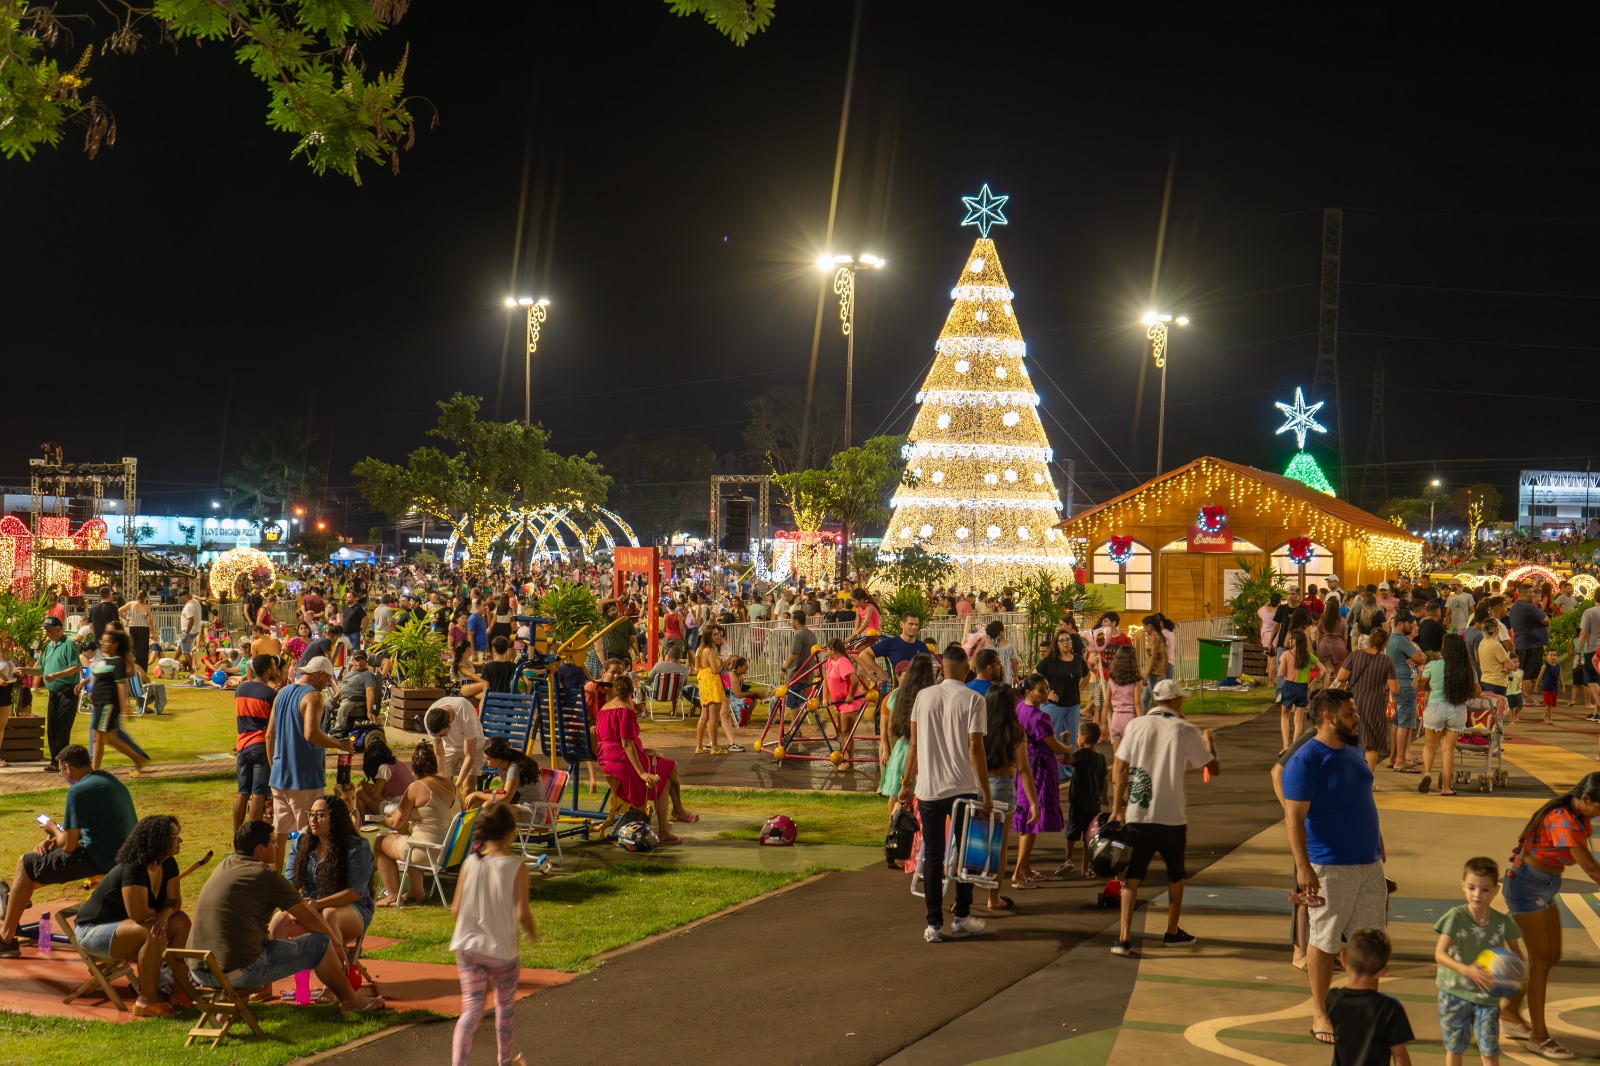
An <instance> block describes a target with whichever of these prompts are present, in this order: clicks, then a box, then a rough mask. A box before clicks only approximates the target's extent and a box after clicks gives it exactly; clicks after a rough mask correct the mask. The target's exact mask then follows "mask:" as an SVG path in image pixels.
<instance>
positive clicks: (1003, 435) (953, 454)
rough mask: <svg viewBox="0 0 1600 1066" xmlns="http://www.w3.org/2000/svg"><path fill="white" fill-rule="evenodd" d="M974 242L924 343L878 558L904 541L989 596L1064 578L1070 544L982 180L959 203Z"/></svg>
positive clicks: (1000, 201)
mask: <svg viewBox="0 0 1600 1066" xmlns="http://www.w3.org/2000/svg"><path fill="white" fill-rule="evenodd" d="M963 199H964V202H965V203H966V205H967V207H968V215H967V220H966V222H965V223H963V225H965V224H974V225H977V226H978V229H979V233H980V236H979V238H978V239H977V240H976V241H974V242H973V245H972V251H971V252H970V253H969V254H968V255H967V257H966V259H965V260H964V261H963V263H962V268H961V275H960V278H959V279H958V281H957V283H956V286H955V288H954V289H952V290H951V293H950V298H951V300H952V301H953V302H952V304H951V307H950V315H949V317H948V318H947V319H946V320H945V324H944V330H943V331H942V332H941V333H940V334H939V340H938V342H937V343H935V345H934V352H935V354H934V360H933V366H932V368H931V369H930V370H929V371H928V377H927V379H926V380H925V381H924V382H923V384H922V391H921V392H919V393H918V394H917V402H918V403H919V404H920V405H921V407H920V409H919V410H918V411H917V418H916V421H915V422H914V423H912V426H911V432H910V434H909V437H908V443H907V444H906V446H905V449H904V454H905V457H906V469H907V471H908V472H909V473H910V474H911V475H912V477H911V478H910V479H908V480H909V481H910V482H911V483H910V484H908V485H905V486H903V487H901V488H900V489H899V491H898V492H897V493H896V494H895V497H894V514H893V517H892V518H891V519H890V520H889V528H888V530H887V532H886V534H885V536H884V541H883V549H884V551H885V552H886V553H892V552H896V551H899V550H900V549H902V548H905V547H908V546H909V545H912V544H918V545H921V546H922V547H923V548H925V549H927V550H928V551H933V552H938V553H940V554H943V555H946V556H948V557H949V558H950V560H951V561H952V562H953V563H955V565H956V576H957V581H958V583H960V584H963V585H972V586H976V587H978V588H982V589H988V590H991V591H998V590H999V589H1001V588H1004V587H1005V586H1008V585H1010V586H1015V585H1017V584H1018V583H1019V582H1021V581H1022V580H1024V579H1026V578H1029V577H1032V576H1034V575H1036V574H1037V573H1038V572H1039V570H1040V569H1045V570H1048V571H1051V572H1052V573H1053V574H1055V575H1057V576H1060V575H1063V574H1070V571H1071V567H1072V555H1071V549H1070V546H1069V544H1068V542H1067V539H1066V537H1065V536H1063V535H1062V533H1061V532H1060V531H1059V530H1057V529H1056V528H1055V525H1056V522H1057V521H1058V520H1059V514H1058V512H1059V511H1060V510H1061V498H1060V496H1059V495H1058V493H1057V492H1056V486H1055V481H1054V479H1053V478H1052V477H1051V476H1050V461H1051V458H1052V457H1053V453H1052V451H1051V448H1050V440H1049V438H1048V437H1046V436H1045V432H1044V425H1043V424H1042V423H1041V422H1040V421H1039V412H1038V406H1039V396H1038V394H1037V393H1036V392H1034V389H1033V384H1032V382H1031V381H1030V380H1029V374H1028V365H1027V361H1026V359H1025V358H1024V356H1025V355H1026V345H1025V344H1024V343H1023V340H1022V330H1021V328H1020V327H1019V325H1018V324H1017V316H1016V312H1015V309H1014V308H1013V306H1012V295H1013V294H1012V292H1011V289H1010V287H1009V286H1008V285H1007V283H1006V274H1005V270H1004V269H1003V268H1002V267H1001V265H1000V255H999V252H998V251H997V250H996V248H995V243H994V241H992V240H990V239H989V227H990V226H991V225H997V224H1003V223H1004V222H1005V221H1006V219H1005V216H1004V214H1003V213H1002V211H1001V209H1002V208H1003V207H1004V205H1005V201H1006V199H1007V198H1006V197H1003V196H998V197H997V196H994V195H993V194H992V193H990V191H989V187H988V186H987V185H985V186H984V187H983V191H982V192H981V193H980V194H979V195H978V196H975V197H964V198H963Z"/></svg>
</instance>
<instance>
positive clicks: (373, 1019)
mask: <svg viewBox="0 0 1600 1066" xmlns="http://www.w3.org/2000/svg"><path fill="white" fill-rule="evenodd" d="M251 1011H252V1012H253V1013H254V1014H255V1016H256V1020H257V1021H259V1022H260V1023H261V1029H262V1031H263V1032H265V1033H266V1034H267V1039H266V1040H262V1039H261V1038H259V1037H257V1036H256V1035H255V1034H254V1033H252V1032H251V1031H250V1027H249V1026H248V1025H245V1024H244V1023H243V1022H241V1023H239V1024H238V1025H236V1026H235V1027H234V1029H233V1031H232V1032H231V1033H229V1034H228V1039H227V1040H226V1041H224V1042H223V1044H222V1047H221V1048H220V1049H218V1050H216V1051H213V1050H211V1045H210V1044H208V1043H207V1044H198V1045H196V1046H195V1047H193V1048H188V1049H186V1048H185V1047H184V1046H183V1041H184V1038H185V1036H186V1035H187V1034H188V1031H189V1027H190V1026H192V1025H193V1024H194V1020H193V1019H194V1016H193V1015H188V1014H184V1013H181V1012H180V1014H179V1016H178V1017H177V1018H174V1019H172V1020H170V1021H168V1020H163V1019H150V1020H146V1021H138V1022H131V1023H128V1024H112V1023H108V1022H89V1021H80V1020H78V1019H75V1018H40V1017H35V1016H33V1015H31V1014H11V1013H6V1012H0V1059H3V1060H4V1061H6V1062H69V1061H70V1062H90V1061H93V1062H120V1061H121V1060H123V1059H132V1060H133V1061H135V1062H181V1061H184V1060H185V1059H187V1058H190V1057H194V1058H196V1059H204V1060H205V1061H209V1062H215V1063H228V1064H229V1066H280V1064H281V1063H285V1062H290V1061H292V1060H294V1059H298V1058H301V1057H303V1056H306V1055H310V1054H313V1053H314V1052H318V1051H323V1050H326V1049H327V1048H331V1047H337V1046H339V1045H341V1044H347V1043H349V1042H350V1041H352V1040H359V1039H360V1038H361V1037H363V1036H366V1035H368V1034H369V1033H375V1032H377V1031H378V1030H379V1029H386V1028H388V1027H389V1026H391V1025H398V1024H400V1023H402V1022H411V1021H423V1020H426V1019H429V1018H433V1017H435V1015H433V1014H432V1013H430V1012H428V1011H407V1012H406V1013H404V1014H397V1013H395V1012H394V1011H384V1012H382V1013H380V1014H346V1015H343V1016H342V1017H341V1016H340V1014H339V1012H338V1009H337V1008H335V1007H295V1006H292V1005H287V1004H285V1005H279V1004H265V1005H260V1004H257V1005H252V1006H251ZM235 1034H240V1035H235ZM489 1039H490V1040H491V1041H493V1039H494V1035H493V1033H492V1032H491V1033H490V1037H489Z"/></svg>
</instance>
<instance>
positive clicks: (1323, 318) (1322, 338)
mask: <svg viewBox="0 0 1600 1066" xmlns="http://www.w3.org/2000/svg"><path fill="white" fill-rule="evenodd" d="M1343 243H1344V212H1343V211H1341V210H1339V209H1338V208H1337V207H1329V208H1325V209H1324V210H1323V212H1322V286H1321V290H1322V292H1321V296H1322V299H1321V306H1320V307H1319V309H1318V314H1317V372H1316V375H1315V376H1314V377H1313V378H1312V380H1311V398H1312V399H1313V400H1315V399H1328V400H1331V401H1332V403H1333V414H1334V432H1333V439H1332V440H1331V441H1330V442H1329V447H1331V448H1332V449H1333V453H1334V455H1335V456H1336V457H1337V458H1338V461H1339V495H1340V496H1343V497H1346V498H1348V497H1349V495H1350V484H1349V479H1348V478H1347V476H1346V475H1345V470H1344V405H1343V404H1341V403H1340V402H1339V249H1340V248H1341V246H1342V245H1343Z"/></svg>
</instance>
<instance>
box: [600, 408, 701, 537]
mask: <svg viewBox="0 0 1600 1066" xmlns="http://www.w3.org/2000/svg"><path fill="white" fill-rule="evenodd" d="M716 458H717V457H716V453H715V452H713V451H712V450H711V448H710V447H709V446H708V445H706V444H705V442H703V441H698V440H695V439H694V438H692V437H682V436H675V435H670V434H662V435H645V434H637V433H630V434H628V435H627V436H625V437H623V438H622V440H621V441H620V442H619V443H618V444H617V446H616V447H615V448H613V449H611V450H610V451H609V452H607V453H606V454H605V455H604V456H603V457H602V464H603V465H604V467H605V469H606V472H607V473H608V474H610V475H611V477H612V481H613V483H612V486H611V501H612V502H611V506H612V507H613V508H614V509H615V510H616V511H618V512H619V513H620V514H621V515H622V517H624V518H626V519H627V520H628V521H629V523H630V524H632V526H633V527H634V530H635V532H637V533H639V535H640V536H641V537H642V538H644V539H645V540H649V541H654V540H657V539H659V538H660V537H662V536H665V535H668V534H671V533H675V532H677V531H678V530H680V529H682V528H683V527H684V525H685V523H686V521H688V520H691V519H700V520H701V521H702V522H703V521H704V517H705V505H706V486H707V485H708V484H709V479H710V477H711V469H712V467H713V465H715V463H716Z"/></svg>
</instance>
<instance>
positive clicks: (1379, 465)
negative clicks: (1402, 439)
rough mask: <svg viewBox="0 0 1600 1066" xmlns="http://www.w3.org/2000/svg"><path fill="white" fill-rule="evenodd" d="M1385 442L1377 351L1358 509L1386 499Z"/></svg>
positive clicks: (1381, 379)
mask: <svg viewBox="0 0 1600 1066" xmlns="http://www.w3.org/2000/svg"><path fill="white" fill-rule="evenodd" d="M1387 441H1388V438H1387V435H1386V434H1385V433H1384V429H1383V353H1382V352H1379V353H1378V365H1377V366H1375V367H1373V368H1372V423H1371V425H1369V426H1368V427H1367V462H1366V465H1365V466H1363V467H1362V468H1361V506H1363V507H1365V508H1366V509H1367V510H1369V511H1370V510H1372V509H1373V508H1374V507H1379V506H1381V505H1382V504H1383V501H1384V500H1387V499H1388V498H1389V449H1388V446H1387ZM1384 517H1388V516H1387V515H1385V516H1384Z"/></svg>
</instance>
